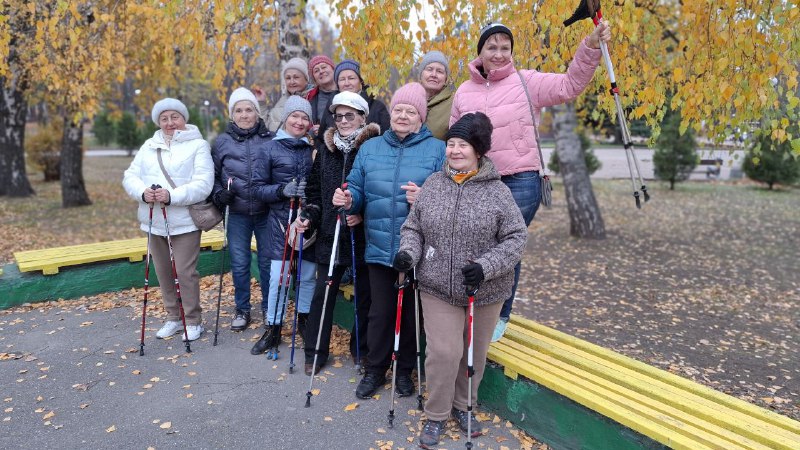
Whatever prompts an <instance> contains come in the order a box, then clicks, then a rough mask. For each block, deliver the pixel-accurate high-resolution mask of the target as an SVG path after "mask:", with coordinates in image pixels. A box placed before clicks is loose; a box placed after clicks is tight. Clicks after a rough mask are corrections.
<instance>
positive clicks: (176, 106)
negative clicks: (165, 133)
mask: <svg viewBox="0 0 800 450" xmlns="http://www.w3.org/2000/svg"><path fill="white" fill-rule="evenodd" d="M164 111H177V112H178V113H179V114H180V115H182V116H183V120H185V121H186V122H189V110H188V109H186V105H184V104H183V102H182V101H180V100H178V99H176V98H169V97H167V98H162V99H161V100H159V101H157V102H156V104H155V105H153V111H152V112H151V113H150V117H151V118H152V119H153V123H154V124H156V125H157V126H158V116H160V115H161V113H163V112H164Z"/></svg>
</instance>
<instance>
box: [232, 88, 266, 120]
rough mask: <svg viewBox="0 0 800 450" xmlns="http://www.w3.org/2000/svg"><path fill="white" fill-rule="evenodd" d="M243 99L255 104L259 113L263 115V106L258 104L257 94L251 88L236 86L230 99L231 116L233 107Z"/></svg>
mask: <svg viewBox="0 0 800 450" xmlns="http://www.w3.org/2000/svg"><path fill="white" fill-rule="evenodd" d="M242 100H247V101H248V102H250V103H252V104H253V106H255V108H256V112H257V113H258V115H259V116H260V115H261V108H260V107H259V106H258V100H256V96H255V94H253V93H252V92H251V91H250V89H247V88H243V87H240V88H236V90H235V91H233V92H232V93H231V97H230V98H229V99H228V115H229V117H233V107H234V106H236V104H237V103H239V102H240V101H242Z"/></svg>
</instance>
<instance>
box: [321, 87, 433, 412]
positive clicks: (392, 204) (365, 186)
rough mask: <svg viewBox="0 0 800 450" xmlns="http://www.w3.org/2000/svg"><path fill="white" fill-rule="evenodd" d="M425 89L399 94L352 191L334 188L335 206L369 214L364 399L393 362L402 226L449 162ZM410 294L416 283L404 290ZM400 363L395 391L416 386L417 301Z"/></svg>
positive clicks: (353, 175) (406, 320) (364, 150)
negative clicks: (430, 123)
mask: <svg viewBox="0 0 800 450" xmlns="http://www.w3.org/2000/svg"><path fill="white" fill-rule="evenodd" d="M427 111H428V109H427V96H426V94H425V88H423V87H422V85H420V84H419V83H409V84H406V85H405V86H403V87H401V88H400V89H398V90H397V92H395V94H394V96H393V97H392V103H391V107H390V108H389V114H390V117H391V122H390V124H391V129H390V130H388V131H386V132H385V133H384V134H383V135H382V136H378V137H375V138H372V139H370V140H368V141H367V142H365V143H364V144H363V145H362V146H361V149H360V150H359V152H358V155H357V156H356V159H355V163H354V164H353V169H352V170H351V171H350V175H349V176H348V177H347V190H344V191H343V190H341V189H337V190H336V192H335V193H334V196H333V204H334V205H335V206H344V207H345V208H346V209H347V213H348V214H362V216H363V217H364V224H365V231H366V240H367V249H366V252H365V253H366V254H365V256H364V259H365V261H366V262H367V269H368V270H369V282H370V291H371V292H370V293H371V297H372V305H371V306H370V310H369V320H368V322H369V325H368V327H367V342H368V343H369V345H368V346H369V353H368V354H367V368H366V373H365V375H364V378H363V379H362V380H361V383H359V385H358V388H357V389H356V396H357V397H359V398H370V397H372V395H373V394H374V393H375V391H376V390H377V389H378V388H379V387H381V386H383V384H384V383H385V382H386V370H387V369H388V368H389V364H390V363H391V355H392V347H393V342H394V340H393V335H394V325H395V320H396V311H397V309H396V307H397V305H396V301H397V288H395V287H394V285H395V281H396V280H397V276H398V272H397V271H395V270H394V269H393V268H392V262H393V260H394V256H395V254H396V253H397V251H398V249H399V247H400V228H401V227H402V226H403V222H405V220H406V217H407V216H408V210H409V208H410V207H411V205H412V204H413V203H414V200H415V199H416V198H417V195H419V192H420V190H421V186H422V183H423V182H424V181H425V179H426V178H428V176H429V175H430V174H432V173H434V172H437V171H439V170H441V168H442V165H443V164H444V160H445V157H444V149H445V145H444V142H442V141H440V140H438V139H436V138H434V137H433V135H432V134H431V132H430V130H428V127H427V126H426V125H424V122H425V118H426V117H425V116H426V114H427ZM404 295H405V296H406V298H413V292H412V289H411V288H406V292H404ZM399 350H400V351H399V357H398V361H397V363H398V364H397V365H398V367H397V378H396V382H397V393H398V395H399V396H401V397H405V396H409V395H411V394H412V393H413V392H414V382H413V381H412V380H411V371H412V369H413V368H414V362H415V359H414V357H415V355H416V336H415V324H414V302H413V301H407V302H403V310H402V317H401V330H400V349H399Z"/></svg>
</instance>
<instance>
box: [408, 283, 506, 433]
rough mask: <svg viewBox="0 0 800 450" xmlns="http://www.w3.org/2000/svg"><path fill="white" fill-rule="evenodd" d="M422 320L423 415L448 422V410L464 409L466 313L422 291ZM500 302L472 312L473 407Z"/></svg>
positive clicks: (465, 393) (465, 310) (466, 347)
mask: <svg viewBox="0 0 800 450" xmlns="http://www.w3.org/2000/svg"><path fill="white" fill-rule="evenodd" d="M420 294H421V298H422V314H423V316H424V319H425V335H426V338H427V342H428V343H427V348H426V350H425V378H426V380H427V383H426V386H427V389H428V401H427V402H425V414H426V415H427V417H428V419H429V420H436V421H439V420H447V418H448V417H450V409H451V408H456V409H458V410H461V411H466V410H467V395H468V391H467V386H468V384H467V383H468V382H467V376H466V374H467V350H468V345H469V343H468V341H467V330H468V326H469V322H468V318H469V315H468V311H467V307H465V306H453V305H451V304H449V303H447V302H445V301H444V300H440V299H438V298H436V297H434V296H432V295H430V294H426V293H424V292H421V293H420ZM502 307H503V302H497V303H493V304H491V305H486V306H476V307H475V311H474V313H473V338H474V339H473V354H472V355H473V367H474V369H475V374H474V375H473V377H472V404H473V405H474V404H475V403H476V402H477V399H478V386H479V385H480V384H481V379H482V378H483V369H484V368H485V367H486V353H487V352H488V351H489V344H490V343H491V340H492V333H493V332H494V327H495V324H496V323H497V318H498V317H500V309H501V308H502Z"/></svg>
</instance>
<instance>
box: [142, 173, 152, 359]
mask: <svg viewBox="0 0 800 450" xmlns="http://www.w3.org/2000/svg"><path fill="white" fill-rule="evenodd" d="M155 187H156V185H155V184H154V185H152V186H151V187H150V189H153V190H155ZM153 206H154V205H153V203H150V222H149V223H150V224H149V225H148V226H147V260H146V261H145V263H144V300H143V302H142V336H141V339H140V340H139V356H144V323H145V317H147V294H148V292H149V290H150V238H151V237H152V236H153Z"/></svg>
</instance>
